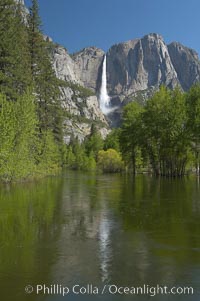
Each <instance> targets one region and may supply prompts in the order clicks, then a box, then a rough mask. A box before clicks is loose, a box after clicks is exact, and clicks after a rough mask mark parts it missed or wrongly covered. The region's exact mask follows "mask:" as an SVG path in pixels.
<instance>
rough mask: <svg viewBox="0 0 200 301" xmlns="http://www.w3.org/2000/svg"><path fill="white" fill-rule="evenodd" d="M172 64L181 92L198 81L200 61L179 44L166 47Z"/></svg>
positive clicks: (174, 43) (175, 43) (199, 77)
mask: <svg viewBox="0 0 200 301" xmlns="http://www.w3.org/2000/svg"><path fill="white" fill-rule="evenodd" d="M168 51H169V55H170V58H171V61H172V64H173V66H174V68H175V70H176V73H177V77H178V79H179V82H180V85H181V87H182V89H183V90H185V91H187V90H188V89H189V88H190V87H191V86H192V85H193V84H194V83H197V82H199V81H200V61H199V58H198V54H197V53H196V52H195V51H194V50H192V49H189V48H187V47H185V46H183V45H181V44H180V43H177V42H173V43H171V44H170V45H169V46H168Z"/></svg>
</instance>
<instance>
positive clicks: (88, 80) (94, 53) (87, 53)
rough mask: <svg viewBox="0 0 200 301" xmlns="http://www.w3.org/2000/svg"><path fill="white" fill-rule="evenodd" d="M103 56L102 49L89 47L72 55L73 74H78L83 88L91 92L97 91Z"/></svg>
mask: <svg viewBox="0 0 200 301" xmlns="http://www.w3.org/2000/svg"><path fill="white" fill-rule="evenodd" d="M104 54H105V53H104V51H103V50H102V49H99V48H96V47H89V48H84V49H83V50H82V51H80V52H78V53H75V54H74V55H73V60H74V62H75V73H76V74H78V76H79V78H80V79H81V81H82V82H83V84H84V86H85V87H87V88H89V89H92V90H93V91H98V89H99V87H100V82H101V71H102V70H101V69H102V68H101V67H102V62H103V57H104Z"/></svg>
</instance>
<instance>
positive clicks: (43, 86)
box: [28, 0, 63, 144]
mask: <svg viewBox="0 0 200 301" xmlns="http://www.w3.org/2000/svg"><path fill="white" fill-rule="evenodd" d="M28 25H29V26H28V29H29V47H30V54H31V72H32V79H33V82H34V89H35V93H36V98H37V102H38V116H39V122H40V124H39V125H40V131H41V132H42V131H47V130H49V129H50V130H51V131H52V133H53V134H54V137H55V139H56V141H57V142H58V143H60V144H62V141H63V137H62V136H63V134H62V108H61V92H60V84H61V81H59V80H58V79H57V77H56V75H55V72H54V71H53V68H52V63H51V59H50V51H49V49H50V48H51V45H50V44H51V43H50V42H47V41H45V40H44V37H43V34H42V32H41V20H40V17H39V6H38V1H37V0H32V6H31V8H30V16H29V18H28Z"/></svg>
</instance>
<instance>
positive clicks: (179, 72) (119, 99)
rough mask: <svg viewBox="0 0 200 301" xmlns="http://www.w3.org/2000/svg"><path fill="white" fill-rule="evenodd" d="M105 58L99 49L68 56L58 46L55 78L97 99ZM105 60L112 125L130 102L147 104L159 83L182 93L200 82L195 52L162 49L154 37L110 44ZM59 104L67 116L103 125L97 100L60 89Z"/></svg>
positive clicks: (180, 48) (171, 47)
mask: <svg viewBox="0 0 200 301" xmlns="http://www.w3.org/2000/svg"><path fill="white" fill-rule="evenodd" d="M104 55H105V53H104V51H103V50H101V49H99V48H96V47H89V48H84V49H83V50H81V51H80V52H78V53H75V54H73V55H72V56H70V55H69V54H68V53H67V51H66V50H65V49H64V48H63V47H57V48H56V49H55V52H54V56H53V65H54V68H55V70H56V74H57V76H58V77H59V78H61V79H63V80H65V81H68V82H72V83H75V84H78V85H80V86H84V87H85V88H89V89H91V90H92V91H93V92H94V93H95V94H96V95H97V97H98V94H99V90H100V86H101V75H102V63H103V57H104ZM106 55H107V82H108V83H107V84H108V86H107V88H108V94H109V96H110V97H111V104H112V105H113V106H114V107H116V108H117V109H116V111H115V112H114V113H112V114H110V116H109V117H110V119H111V121H112V124H113V125H117V124H118V122H117V119H119V116H120V108H121V106H123V105H125V104H126V103H128V102H129V101H133V100H134V99H138V100H139V101H140V102H145V101H146V99H147V98H148V97H150V96H151V95H152V94H153V93H154V91H156V90H157V89H159V87H160V86H161V85H162V84H164V85H165V86H167V87H169V88H170V89H174V88H175V87H176V86H179V87H180V88H181V89H182V90H183V91H186V90H188V89H189V88H190V87H191V86H192V85H193V84H194V83H196V82H199V81H200V61H199V58H198V55H197V53H196V52H195V51H194V50H191V49H189V48H187V47H185V46H183V45H181V44H179V43H176V42H173V43H171V44H170V45H166V43H165V42H164V40H163V38H162V37H161V36H160V35H158V34H149V35H146V36H144V37H143V38H141V39H135V40H131V41H127V42H125V43H120V44H117V45H114V46H112V47H111V48H110V49H109V51H108V53H107V54H106ZM74 95H76V96H77V97H74ZM63 100H64V102H63V103H64V104H65V108H66V110H67V111H68V112H70V114H73V115H75V116H83V117H84V118H86V119H88V120H89V119H90V120H100V121H101V122H103V123H104V124H106V120H105V117H104V116H103V114H102V112H101V111H100V109H99V104H98V100H97V98H96V96H93V97H90V98H87V101H86V99H85V100H83V98H82V95H81V94H80V93H79V92H74V90H73V89H71V88H70V87H68V88H66V89H64V90H63ZM80 104H81V105H80ZM83 108H84V109H83Z"/></svg>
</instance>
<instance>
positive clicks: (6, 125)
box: [0, 94, 37, 181]
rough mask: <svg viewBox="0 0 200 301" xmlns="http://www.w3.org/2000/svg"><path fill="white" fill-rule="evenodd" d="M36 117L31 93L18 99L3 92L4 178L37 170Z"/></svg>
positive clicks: (0, 157)
mask: <svg viewBox="0 0 200 301" xmlns="http://www.w3.org/2000/svg"><path fill="white" fill-rule="evenodd" d="M36 126H37V118H36V114H35V104H34V101H33V98H32V96H30V95H29V94H26V95H24V96H21V97H20V98H18V100H17V102H16V103H15V102H12V101H7V100H6V98H5V96H3V95H0V128H1V131H0V145H1V149H0V177H1V179H3V180H4V181H11V180H17V179H19V178H25V177H27V176H29V175H31V174H33V173H34V170H35V169H34V164H35V160H34V152H35V142H36Z"/></svg>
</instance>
